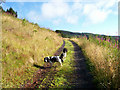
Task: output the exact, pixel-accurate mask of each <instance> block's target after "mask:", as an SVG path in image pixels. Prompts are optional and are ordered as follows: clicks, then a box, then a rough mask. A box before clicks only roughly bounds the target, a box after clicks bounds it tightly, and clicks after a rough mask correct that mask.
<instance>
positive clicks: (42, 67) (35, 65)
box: [33, 64, 52, 69]
mask: <svg viewBox="0 0 120 90" xmlns="http://www.w3.org/2000/svg"><path fill="white" fill-rule="evenodd" d="M33 66H34V67H36V68H40V69H48V68H52V67H44V66H39V65H37V64H34V65H33Z"/></svg>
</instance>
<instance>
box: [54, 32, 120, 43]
mask: <svg viewBox="0 0 120 90" xmlns="http://www.w3.org/2000/svg"><path fill="white" fill-rule="evenodd" d="M55 32H57V33H59V34H60V35H61V36H62V37H64V38H73V37H77V38H79V37H81V36H83V37H84V36H86V37H87V38H91V37H93V38H94V37H99V38H103V39H108V38H109V39H110V40H111V41H112V42H115V40H116V39H118V38H119V39H118V41H119V42H120V36H107V35H100V34H93V33H76V32H70V31H65V30H56V31H55Z"/></svg>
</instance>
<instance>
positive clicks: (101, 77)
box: [73, 39, 120, 88]
mask: <svg viewBox="0 0 120 90" xmlns="http://www.w3.org/2000/svg"><path fill="white" fill-rule="evenodd" d="M73 40H74V41H75V42H77V43H78V44H79V45H80V47H82V50H83V51H84V53H85V56H86V57H87V58H89V60H90V63H89V65H91V64H92V66H93V67H95V68H94V69H93V68H91V71H92V73H93V75H94V80H95V82H97V83H98V88H118V87H119V80H118V79H119V72H118V69H119V65H120V64H119V61H118V55H119V54H118V53H119V51H118V50H117V51H116V50H115V49H114V50H113V49H111V48H109V47H104V46H100V45H97V44H95V43H92V42H90V41H88V40H86V39H73Z"/></svg>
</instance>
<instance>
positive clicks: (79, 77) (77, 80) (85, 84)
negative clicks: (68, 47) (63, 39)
mask: <svg viewBox="0 0 120 90" xmlns="http://www.w3.org/2000/svg"><path fill="white" fill-rule="evenodd" d="M70 42H72V44H73V46H74V52H75V53H74V60H75V66H74V67H73V68H75V72H74V76H72V77H71V78H74V81H73V82H71V85H72V86H73V88H95V86H94V84H93V82H92V79H93V78H92V75H91V74H90V72H89V70H88V69H87V67H86V63H85V57H84V55H83V53H82V50H81V48H80V47H79V46H78V45H77V44H76V43H75V42H73V41H70Z"/></svg>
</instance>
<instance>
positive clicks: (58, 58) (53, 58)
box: [44, 48, 67, 66]
mask: <svg viewBox="0 0 120 90" xmlns="http://www.w3.org/2000/svg"><path fill="white" fill-rule="evenodd" d="M66 54H67V49H66V48H64V49H63V52H62V54H61V55H60V56H51V57H49V56H48V57H45V58H44V62H49V63H50V64H51V66H52V64H53V63H54V62H59V63H60V64H61V66H62V63H63V59H64V58H65V57H66Z"/></svg>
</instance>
